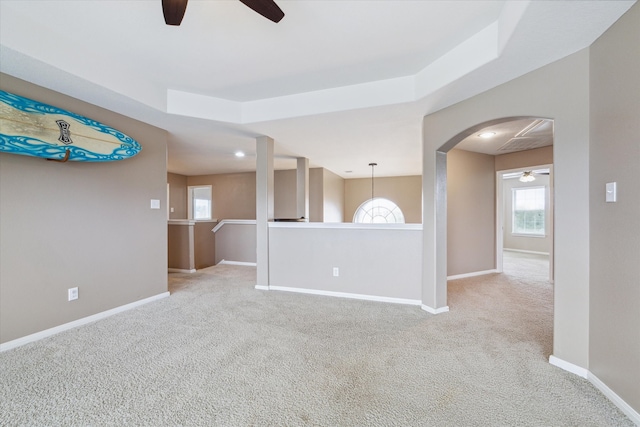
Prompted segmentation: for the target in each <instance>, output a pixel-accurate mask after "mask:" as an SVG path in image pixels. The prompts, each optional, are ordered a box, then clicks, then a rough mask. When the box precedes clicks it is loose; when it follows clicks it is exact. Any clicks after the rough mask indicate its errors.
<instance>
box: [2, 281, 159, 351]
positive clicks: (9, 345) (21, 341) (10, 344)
mask: <svg viewBox="0 0 640 427" xmlns="http://www.w3.org/2000/svg"><path fill="white" fill-rule="evenodd" d="M168 296H169V292H163V293H161V294H158V295H154V296H152V297H149V298H145V299H141V300H139V301H134V302H132V303H129V304H125V305H121V306H120V307H116V308H112V309H111V310H107V311H103V312H100V313H97V314H94V315H91V316H87V317H83V318H82V319H78V320H74V321H73V322H69V323H65V324H63V325H59V326H56V327H54V328H50V329H45V330H44V331H40V332H36V333H35V334H31V335H27V336H26V337H22V338H18V339H15V340H13V341H7V342H5V343H3V344H0V352H3V351H7V350H11V349H13V348H16V347H20V346H22V345H25V344H29V343H31V342H35V341H38V340H41V339H43V338H47V337H50V336H52V335H55V334H58V333H60V332H64V331H67V330H69V329H73V328H77V327H78V326H82V325H86V324H88V323H93V322H95V321H97V320H101V319H104V318H106V317H109V316H113V315H114V314H117V313H121V312H123V311H127V310H131V309H132V308H135V307H138V306H141V305H144V304H147V303H150V302H153V301H156V300H159V299H162V298H165V297H168Z"/></svg>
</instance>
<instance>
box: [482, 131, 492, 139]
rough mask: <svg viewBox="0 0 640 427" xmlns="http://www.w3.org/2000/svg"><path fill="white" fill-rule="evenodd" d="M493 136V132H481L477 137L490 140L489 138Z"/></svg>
mask: <svg viewBox="0 0 640 427" xmlns="http://www.w3.org/2000/svg"><path fill="white" fill-rule="evenodd" d="M495 134H496V133H495V132H482V133H481V134H479V135H478V136H479V137H480V138H484V139H487V138H491V137H492V136H494V135H495Z"/></svg>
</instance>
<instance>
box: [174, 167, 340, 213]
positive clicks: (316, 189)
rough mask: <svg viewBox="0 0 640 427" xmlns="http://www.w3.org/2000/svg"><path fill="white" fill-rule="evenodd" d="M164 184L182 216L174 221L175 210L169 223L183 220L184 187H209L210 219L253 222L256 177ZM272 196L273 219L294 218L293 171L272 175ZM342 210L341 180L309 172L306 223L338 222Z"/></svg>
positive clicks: (190, 179)
mask: <svg viewBox="0 0 640 427" xmlns="http://www.w3.org/2000/svg"><path fill="white" fill-rule="evenodd" d="M181 177H182V178H183V179H184V180H182V179H181ZM167 181H168V182H169V183H170V184H171V199H172V203H174V202H175V204H176V206H177V205H178V204H179V203H183V207H181V208H180V210H179V212H184V214H183V216H181V217H178V216H177V215H178V208H177V207H176V209H175V210H176V212H174V214H172V216H171V219H179V218H186V216H187V195H186V194H187V190H186V187H187V186H189V185H211V186H212V195H211V197H212V199H213V200H212V205H213V207H212V209H213V218H216V219H218V220H222V219H255V218H256V174H255V173H254V172H244V173H232V174H213V175H197V176H189V177H184V176H182V175H176V174H167ZM183 181H184V183H183ZM180 186H182V189H180ZM174 188H175V189H174ZM174 191H175V192H176V197H175V198H174V196H173V193H174ZM273 193H274V194H273V198H274V217H275V218H296V216H297V215H296V170H295V169H290V170H278V171H275V172H274V191H273ZM183 194H184V196H183ZM343 206H344V180H343V179H342V178H341V177H339V176H338V175H336V174H334V173H332V172H331V171H328V170H326V169H323V168H313V169H310V170H309V220H310V221H311V222H342V211H343Z"/></svg>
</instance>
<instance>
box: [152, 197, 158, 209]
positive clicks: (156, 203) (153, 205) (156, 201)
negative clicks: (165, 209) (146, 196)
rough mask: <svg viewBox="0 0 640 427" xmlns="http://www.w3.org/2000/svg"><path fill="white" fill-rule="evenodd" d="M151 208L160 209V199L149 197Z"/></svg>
mask: <svg viewBox="0 0 640 427" xmlns="http://www.w3.org/2000/svg"><path fill="white" fill-rule="evenodd" d="M151 209H160V200H158V199H151Z"/></svg>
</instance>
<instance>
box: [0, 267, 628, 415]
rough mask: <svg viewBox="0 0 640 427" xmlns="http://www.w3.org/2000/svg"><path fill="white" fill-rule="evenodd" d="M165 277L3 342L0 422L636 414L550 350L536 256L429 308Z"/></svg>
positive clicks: (459, 285) (241, 274)
mask: <svg viewBox="0 0 640 427" xmlns="http://www.w3.org/2000/svg"><path fill="white" fill-rule="evenodd" d="M516 265H517V266H518V268H515V266H516ZM169 281H170V290H171V292H172V295H171V296H170V297H169V298H165V299H162V300H159V301H156V302H153V303H150V304H147V305H145V306H142V307H138V308H136V309H133V310H130V311H127V312H125V313H121V314H118V315H115V316H112V317H110V318H107V319H105V320H101V321H98V322H95V323H92V324H89V325H86V326H83V327H80V328H76V329H73V330H70V331H67V332H64V333H60V334H58V335H56V336H53V337H50V338H47V339H44V340H41V341H38V342H36V343H32V344H28V345H25V346H22V347H19V348H17V349H14V350H10V351H6V352H4V353H0V369H1V370H0V425H2V426H45V425H46V426H124V425H130V426H516V425H517V426H632V425H633V424H632V423H631V421H630V420H629V419H627V418H626V417H625V416H624V415H623V414H622V413H621V412H620V411H619V410H618V409H617V408H616V407H615V406H614V405H613V404H612V403H611V402H609V401H608V400H607V399H606V398H605V397H604V396H603V395H602V394H601V393H600V392H599V391H597V390H596V389H595V388H594V387H593V386H592V385H591V384H590V383H589V382H588V381H586V380H584V379H582V378H579V377H577V376H575V375H572V374H570V373H567V372H565V371H562V370H560V369H558V368H556V367H554V366H552V365H550V364H549V363H548V357H549V355H550V353H551V351H552V330H553V308H552V297H553V295H552V285H551V284H550V283H549V282H548V280H547V270H546V267H545V260H544V259H541V258H540V257H536V256H515V257H514V256H511V257H505V274H491V275H486V276H481V277H475V278H468V279H460V280H455V281H450V282H449V307H450V310H451V311H450V312H448V313H444V314H440V315H437V316H434V315H431V314H428V313H426V312H424V311H422V310H420V308H418V307H415V306H404V305H396V304H388V303H377V302H368V301H359V300H350V299H341V298H331V297H322V296H314V295H305V294H293V293H285V292H277V291H258V290H255V289H254V287H253V286H254V284H255V268H253V267H244V266H229V265H219V266H215V267H210V268H207V269H204V270H200V271H199V272H197V273H194V274H171V275H170V278H169ZM389 286H393V283H390V284H389Z"/></svg>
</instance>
